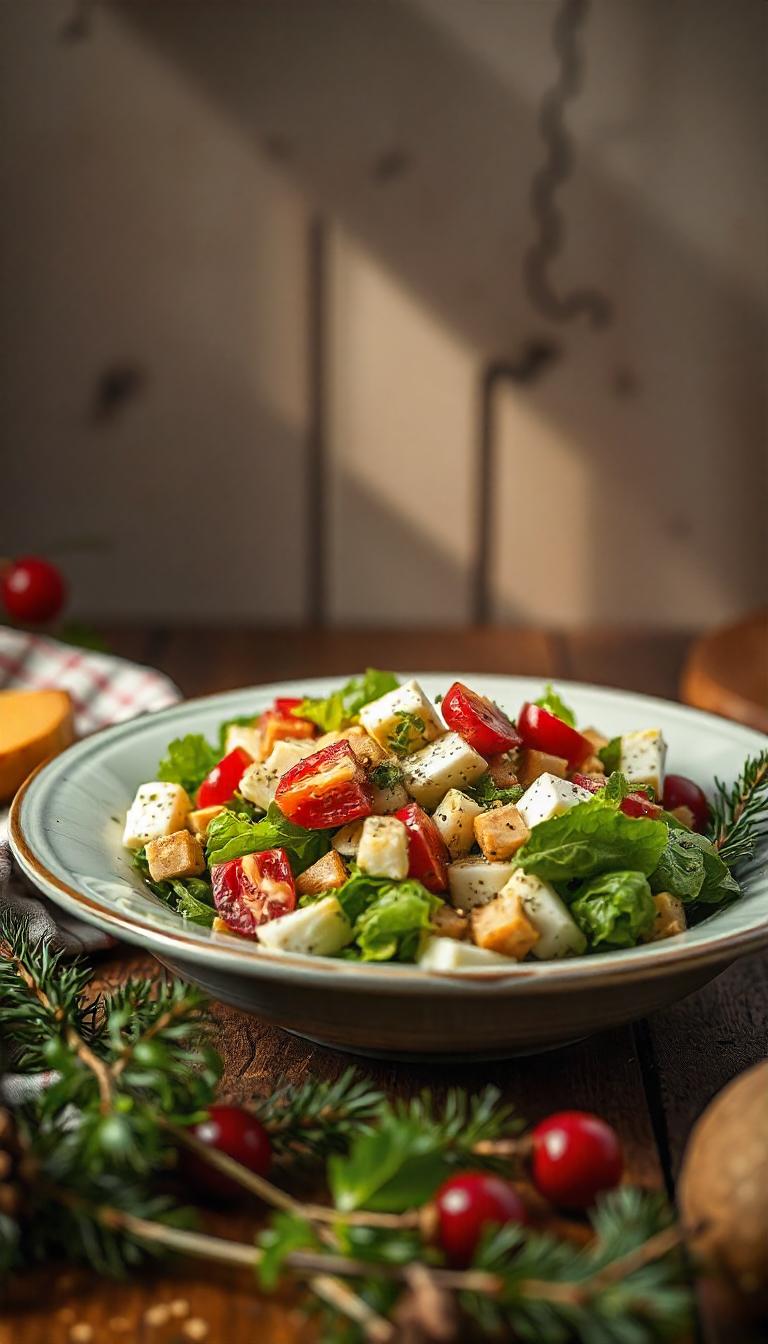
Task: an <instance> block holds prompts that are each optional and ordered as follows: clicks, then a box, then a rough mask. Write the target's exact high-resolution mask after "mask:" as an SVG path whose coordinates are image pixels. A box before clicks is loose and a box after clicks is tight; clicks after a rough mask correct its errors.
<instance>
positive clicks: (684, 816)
mask: <svg viewBox="0 0 768 1344" xmlns="http://www.w3.org/2000/svg"><path fill="white" fill-rule="evenodd" d="M669 815H670V816H671V817H676V818H677V820H678V821H682V823H683V825H684V826H687V827H688V830H689V831H692V830H693V823H694V821H695V820H696V818H695V817H694V815H693V813H692V811H691V809H690V807H686V805H685V803H681V804H680V806H679V807H673V808H672V809H671V811H670V814H669Z"/></svg>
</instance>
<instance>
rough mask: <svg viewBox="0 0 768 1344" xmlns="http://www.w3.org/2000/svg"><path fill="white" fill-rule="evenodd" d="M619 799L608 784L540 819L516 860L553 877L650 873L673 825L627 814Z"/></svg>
mask: <svg viewBox="0 0 768 1344" xmlns="http://www.w3.org/2000/svg"><path fill="white" fill-rule="evenodd" d="M615 791H616V793H618V792H619V787H618V786H617V787H616V790H615ZM619 802H620V799H619V798H617V797H614V798H611V797H610V796H609V795H608V791H607V789H602V790H601V791H600V793H598V794H595V795H594V797H593V798H590V799H589V801H588V802H584V803H577V804H576V806H575V807H571V808H569V810H568V811H567V812H563V813H562V814H561V815H560V816H558V817H551V818H550V820H549V821H542V822H539V824H538V826H534V828H533V830H532V832H531V838H530V840H528V841H527V842H526V844H525V845H524V846H523V847H522V849H520V850H518V853H517V855H516V856H515V862H516V864H517V865H518V866H519V867H521V868H523V869H524V870H525V871H526V872H527V873H535V874H536V876H537V877H541V878H543V879H544V880H545V881H547V882H567V881H569V880H570V879H572V878H577V877H581V878H587V877H598V876H599V875H600V874H601V873H609V872H613V871H616V870H628V869H629V870H633V871H635V872H639V873H643V874H644V875H645V876H648V874H649V873H652V872H653V870H654V868H655V867H656V865H657V864H658V862H659V859H660V858H661V855H662V854H663V852H664V849H665V847H666V844H667V835H668V828H667V826H666V825H665V823H664V822H663V821H653V820H652V819H651V818H650V817H627V816H625V815H624V813H623V812H620V811H619V806H618V805H619Z"/></svg>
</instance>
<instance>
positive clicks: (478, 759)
mask: <svg viewBox="0 0 768 1344" xmlns="http://www.w3.org/2000/svg"><path fill="white" fill-rule="evenodd" d="M485 770H486V762H485V760H484V758H483V757H482V756H480V755H479V754H478V753H477V752H476V751H473V749H472V747H470V746H469V744H468V743H467V742H465V741H464V738H463V737H459V734H458V733H445V734H444V735H443V736H442V737H439V738H438V739H437V741H436V742H430V744H429V746H428V747H423V748H422V749H421V751H416V752H414V753H413V755H412V756H407V757H406V759H405V760H404V761H403V779H404V780H405V787H406V789H407V790H408V792H409V793H410V795H411V797H412V798H415V799H416V801H417V803H421V805H422V807H426V808H433V807H436V806H437V804H438V803H439V802H440V799H441V798H443V797H445V794H446V793H447V791H448V790H449V789H459V790H461V789H466V788H467V786H468V785H470V784H474V782H475V780H477V779H479V778H480V776H481V775H484V774H485Z"/></svg>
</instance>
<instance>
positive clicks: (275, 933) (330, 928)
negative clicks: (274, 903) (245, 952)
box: [258, 896, 352, 957]
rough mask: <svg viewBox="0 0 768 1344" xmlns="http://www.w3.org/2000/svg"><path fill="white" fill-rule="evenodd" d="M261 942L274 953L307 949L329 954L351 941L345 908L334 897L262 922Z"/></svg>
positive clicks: (322, 954) (316, 953) (322, 955)
mask: <svg viewBox="0 0 768 1344" xmlns="http://www.w3.org/2000/svg"><path fill="white" fill-rule="evenodd" d="M258 939H259V942H260V943H262V944H263V946H264V947H268V948H269V949H270V950H271V951H273V952H304V953H307V954H310V955H314V956H317V957H329V956H332V954H333V953H334V952H339V951H340V950H341V948H342V947H346V945H347V943H349V942H351V941H352V929H351V928H350V925H349V922H348V920H347V917H346V915H345V914H344V911H343V910H342V908H341V906H340V905H339V902H338V901H337V899H336V897H335V896H324V897H323V899H322V900H321V901H315V902H314V903H313V904H312V905H306V906H304V907H303V908H302V909H301V910H292V911H291V912H290V914H287V915H280V916H279V917H278V918H277V919H270V920H268V921H267V923H266V924H260V925H259V930H258Z"/></svg>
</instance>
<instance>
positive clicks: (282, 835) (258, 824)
mask: <svg viewBox="0 0 768 1344" xmlns="http://www.w3.org/2000/svg"><path fill="white" fill-rule="evenodd" d="M330 847H331V842H330V838H329V835H328V832H327V831H308V830H306V829H305V828H304V827H303V826H296V825H294V823H293V822H292V821H289V820H288V818H287V817H284V816H283V814H282V812H281V811H280V808H279V807H277V806H276V804H275V803H272V804H271V805H270V808H269V811H268V812H267V815H266V816H265V817H262V819H261V821H249V820H248V819H247V817H243V816H238V815H237V813H235V812H232V811H230V809H229V808H227V809H226V810H225V811H224V812H220V813H219V815H218V816H217V817H214V818H213V821H212V822H211V824H210V826H209V827H208V835H207V837H206V842H205V850H206V856H207V859H208V866H209V867H213V865H214V864H216V863H227V862H228V860H229V859H240V858H242V857H243V855H244V854H256V853H259V852H260V851H261V850H263V849H278V848H279V849H284V850H285V851H286V853H287V855H288V858H289V859H290V863H291V868H292V869H293V872H294V875H295V876H296V877H298V876H299V875H300V874H301V873H303V872H304V870H305V868H309V867H310V866H311V865H312V864H313V863H315V862H316V860H317V859H321V858H322V857H323V855H324V854H327V853H328V850H329V849H330Z"/></svg>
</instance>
